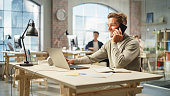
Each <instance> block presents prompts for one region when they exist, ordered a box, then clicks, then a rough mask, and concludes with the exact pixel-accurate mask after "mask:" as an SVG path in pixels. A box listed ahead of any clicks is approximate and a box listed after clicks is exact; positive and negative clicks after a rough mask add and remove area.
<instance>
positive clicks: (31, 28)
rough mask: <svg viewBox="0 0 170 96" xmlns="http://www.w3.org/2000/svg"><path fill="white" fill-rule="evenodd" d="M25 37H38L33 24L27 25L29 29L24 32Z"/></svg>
mask: <svg viewBox="0 0 170 96" xmlns="http://www.w3.org/2000/svg"><path fill="white" fill-rule="evenodd" d="M26 36H36V37H37V36H38V31H37V30H36V28H35V24H34V22H32V23H30V24H29V27H28V29H27V32H26Z"/></svg>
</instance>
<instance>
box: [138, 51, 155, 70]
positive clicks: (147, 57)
mask: <svg viewBox="0 0 170 96" xmlns="http://www.w3.org/2000/svg"><path fill="white" fill-rule="evenodd" d="M155 56H156V54H153V53H152V54H151V53H141V54H140V58H142V64H141V66H142V67H141V68H142V72H145V71H146V70H144V67H145V59H146V60H147V65H148V69H149V70H148V71H149V72H152V68H151V65H150V61H149V58H155Z"/></svg>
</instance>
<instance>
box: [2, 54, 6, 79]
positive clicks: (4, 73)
mask: <svg viewBox="0 0 170 96" xmlns="http://www.w3.org/2000/svg"><path fill="white" fill-rule="evenodd" d="M4 57H5V64H4V70H3V73H2V80H4V76H5V75H6V70H7V69H6V65H7V53H5V55H4Z"/></svg>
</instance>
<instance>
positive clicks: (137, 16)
mask: <svg viewBox="0 0 170 96" xmlns="http://www.w3.org/2000/svg"><path fill="white" fill-rule="evenodd" d="M140 24H141V1H134V0H130V35H141V32H140V28H141V27H140Z"/></svg>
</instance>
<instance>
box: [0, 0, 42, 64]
mask: <svg viewBox="0 0 170 96" xmlns="http://www.w3.org/2000/svg"><path fill="white" fill-rule="evenodd" d="M29 19H32V20H34V22H35V27H36V29H37V31H38V33H39V34H40V5H38V4H37V3H35V2H32V1H29V0H0V38H1V39H0V51H2V50H6V49H8V48H7V47H6V44H7V42H10V43H12V45H13V46H14V41H13V37H14V35H22V33H23V32H24V31H25V29H26V27H27V24H28V21H29ZM7 35H11V37H12V39H10V40H7V39H6V38H5V37H6V36H7ZM39 37H40V35H39ZM39 37H25V39H24V43H25V47H26V49H30V50H31V51H39V50H40V49H39V48H40V47H39V45H40V41H39V40H40V38H39ZM2 55H3V54H2V53H0V61H2V59H3V57H2Z"/></svg>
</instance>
